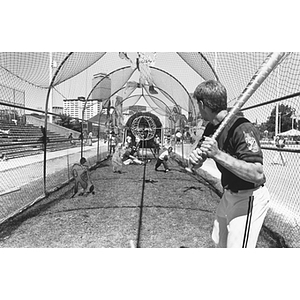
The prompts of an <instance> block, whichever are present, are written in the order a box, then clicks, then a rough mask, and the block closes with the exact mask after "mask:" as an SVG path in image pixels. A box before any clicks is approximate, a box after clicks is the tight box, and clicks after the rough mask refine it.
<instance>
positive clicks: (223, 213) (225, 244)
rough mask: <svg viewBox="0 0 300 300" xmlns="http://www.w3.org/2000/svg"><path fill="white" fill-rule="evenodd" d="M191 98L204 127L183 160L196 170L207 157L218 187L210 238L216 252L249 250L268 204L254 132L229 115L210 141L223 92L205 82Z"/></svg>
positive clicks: (221, 113)
mask: <svg viewBox="0 0 300 300" xmlns="http://www.w3.org/2000/svg"><path fill="white" fill-rule="evenodd" d="M194 98H195V99H196V100H197V102H198V106H199V110H200V113H201V115H202V117H203V119H204V120H205V121H208V124H207V125H206V127H205V129H204V132H203V139H202V142H201V144H200V145H199V147H198V148H196V149H195V150H193V151H192V152H191V154H190V157H189V161H190V162H191V163H192V164H193V165H194V166H195V167H196V168H197V167H198V168H199V167H201V166H202V164H203V162H204V161H205V160H206V158H211V159H213V160H214V161H215V163H216V165H217V168H218V169H219V171H220V172H221V184H222V186H223V188H224V193H223V196H222V198H221V201H220V203H219V205H218V207H217V212H216V218H215V221H214V227H213V232H212V239H213V241H214V242H215V244H216V246H217V247H221V248H246V247H248V248H254V247H255V246H256V243H257V239H258V235H259V232H260V230H261V227H262V224H263V221H264V218H265V216H266V213H267V211H268V208H269V201H270V195H269V192H268V190H267V188H266V186H265V185H264V184H265V181H266V178H265V175H264V172H263V154H262V151H261V148H260V143H259V134H258V132H257V130H256V128H255V127H254V126H253V124H252V123H251V122H250V121H249V120H247V119H245V118H243V117H241V116H238V115H235V116H234V117H233V118H232V119H231V121H230V122H229V123H228V125H227V127H225V128H224V130H223V131H222V132H221V134H220V135H219V136H218V137H217V139H213V138H211V137H210V136H212V135H213V134H214V132H215V131H216V130H217V128H218V127H219V126H220V124H221V122H222V121H223V119H224V118H225V117H226V116H227V114H228V112H227V91H226V89H225V87H224V86H223V85H222V84H221V83H220V82H218V81H215V80H208V81H205V82H203V83H201V84H199V85H198V87H197V88H196V89H195V92H194Z"/></svg>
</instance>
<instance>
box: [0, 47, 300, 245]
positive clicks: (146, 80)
mask: <svg viewBox="0 0 300 300" xmlns="http://www.w3.org/2000/svg"><path fill="white" fill-rule="evenodd" d="M299 64H300V53H295V52H291V53H266V52H1V53H0V159H1V161H0V182H1V184H0V200H1V202H0V223H1V224H3V225H5V223H6V222H7V221H9V220H11V219H13V218H14V217H15V216H19V215H20V214H22V213H24V212H26V210H27V209H28V208H31V207H33V206H34V205H35V204H37V203H40V202H42V201H45V199H46V200H47V199H49V197H51V195H53V194H54V193H58V194H59V192H60V191H65V190H66V189H69V190H70V189H73V186H74V185H75V190H74V193H72V197H73V199H77V196H78V195H79V194H80V188H82V191H81V192H82V193H81V194H80V195H79V196H78V197H80V196H82V195H84V194H91V195H90V196H89V197H91V198H89V199H93V200H92V201H96V200H95V199H96V197H99V193H98V195H97V191H99V189H100V187H97V183H95V182H93V179H91V178H92V177H91V176H90V172H92V171H93V170H97V169H101V166H102V164H103V163H111V164H112V165H113V166H114V168H113V170H114V171H113V172H114V173H117V172H120V173H121V172H122V171H121V169H122V165H124V163H125V161H126V163H125V165H126V164H136V165H139V166H140V167H144V168H145V169H146V165H147V164H148V163H149V162H150V161H151V160H154V161H156V160H159V159H160V155H162V153H166V154H164V158H163V159H161V160H162V161H163V165H164V166H168V164H172V163H173V164H174V166H175V165H176V167H177V168H178V170H182V172H183V171H184V170H185V168H186V167H187V166H188V157H189V155H190V153H191V151H192V150H193V149H195V147H196V146H197V144H198V142H199V139H200V137H201V135H202V133H203V130H204V128H205V125H206V123H205V121H203V119H202V117H201V115H200V111H199V106H198V104H197V101H196V100H195V99H194V97H193V93H194V90H195V88H196V86H197V85H198V84H199V83H201V82H203V81H205V80H209V79H214V80H217V81H219V82H221V83H222V84H223V85H224V86H225V87H226V89H227V98H228V101H227V106H228V110H229V111H230V112H229V114H228V115H229V116H230V115H231V114H232V115H236V114H241V115H242V116H244V117H245V118H247V119H249V120H250V121H251V123H252V124H254V126H255V127H256V128H257V130H258V131H259V134H260V144H261V148H262V151H263V155H264V165H263V168H264V172H265V175H266V178H267V181H266V185H267V187H268V189H269V192H270V195H271V200H272V201H270V209H269V210H268V213H267V216H266V219H265V222H264V228H265V230H267V231H268V232H269V234H270V235H272V237H275V238H276V239H277V240H279V241H280V243H281V245H284V246H287V247H299V246H300V241H299V235H300V204H299V201H298V199H299V196H300V195H299V190H300V186H299V185H300V175H299V164H300V160H299V156H300V154H299V153H300V104H299V96H300V91H299V80H300V78H299V76H300V69H299ZM231 108H233V109H231ZM224 126H226V124H225V123H224ZM126 147H127V148H129V147H130V151H127V150H126ZM133 148H134V149H135V150H134V151H133ZM170 148H171V151H172V153H173V156H172V157H173V158H172V159H171V158H170V159H169V154H168V151H169V149H170ZM126 151H127V152H126ZM164 151H167V152H164ZM124 153H127V154H126V160H125V159H123V160H122V157H123V158H124V155H125V154H124ZM165 158H166V159H165ZM114 164H115V165H114ZM145 169H144V170H145ZM203 170H204V171H205V173H202V172H201V171H196V172H195V173H196V174H195V173H193V176H200V177H201V176H202V178H203V177H205V176H204V175H203V174H209V175H210V176H212V178H213V182H214V184H211V182H212V181H211V179H207V178H203V180H204V181H205V180H206V181H207V182H209V184H210V186H211V189H212V190H213V191H215V192H216V190H215V186H214V185H217V184H218V183H219V182H220V173H219V171H218V170H217V168H216V166H215V164H214V162H213V161H212V160H209V161H208V162H207V163H206V164H204V165H203ZM165 171H168V168H167V167H166V170H165ZM143 172H144V175H143V176H144V177H143V184H142V188H141V193H142V195H143V196H142V202H141V203H140V204H139V205H137V207H136V208H139V209H140V212H139V214H138V215H139V221H138V229H137V236H138V238H137V242H136V246H140V241H141V235H142V224H141V218H142V217H143V216H142V212H141V207H142V206H143V197H144V190H145V183H147V180H146V179H145V172H146V171H143ZM178 172H179V171H178ZM131 175H132V174H131ZM184 176H186V178H187V179H186V180H188V178H190V177H189V176H191V175H189V174H185V175H184ZM131 179H132V180H133V181H134V180H137V179H136V178H131ZM106 180H107V181H109V180H111V184H113V181H115V180H116V177H113V176H111V177H107V178H106ZM151 180H152V181H151ZM151 180H150V179H148V181H149V182H150V183H152V184H155V180H153V179H151ZM164 180H167V179H164ZM169 180H172V179H169ZM183 181H184V180H183ZM149 182H148V183H149ZM216 182H217V183H216ZM97 189H98V190H97ZM78 193H79V194H78ZM134 193H137V192H134ZM199 193H201V191H200V192H199ZM100 194H101V193H100ZM74 195H76V196H74ZM93 197H94V198H93ZM170 197H171V196H170ZM180 201H182V202H184V201H185V199H184V198H182V199H181V200H180ZM186 201H188V200H186ZM129 206H130V205H129ZM144 217H145V216H144ZM150 217H151V213H150V214H149V215H147V217H145V218H150ZM154 217H155V216H153V218H154ZM129 219H130V218H129ZM127 221H128V220H127ZM174 226H175V225H174ZM149 230H150V229H149ZM145 245H147V244H145ZM161 246H162V247H168V243H166V244H165V245H161Z"/></svg>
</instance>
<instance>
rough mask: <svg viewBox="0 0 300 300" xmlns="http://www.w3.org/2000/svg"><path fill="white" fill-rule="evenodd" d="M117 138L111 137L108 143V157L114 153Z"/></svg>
mask: <svg viewBox="0 0 300 300" xmlns="http://www.w3.org/2000/svg"><path fill="white" fill-rule="evenodd" d="M116 145H117V138H116V137H115V136H114V135H112V136H111V138H110V141H109V155H112V154H114V153H115V151H116Z"/></svg>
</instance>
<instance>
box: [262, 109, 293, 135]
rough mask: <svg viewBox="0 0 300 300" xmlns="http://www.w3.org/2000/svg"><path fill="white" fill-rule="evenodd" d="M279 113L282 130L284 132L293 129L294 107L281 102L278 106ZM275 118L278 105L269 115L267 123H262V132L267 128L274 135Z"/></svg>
mask: <svg viewBox="0 0 300 300" xmlns="http://www.w3.org/2000/svg"><path fill="white" fill-rule="evenodd" d="M278 114H279V121H280V132H284V131H287V130H290V129H292V118H291V116H292V114H293V108H292V107H290V106H288V105H284V104H280V105H279V106H278ZM275 119H276V106H275V107H274V108H273V109H272V111H271V115H270V116H269V117H268V119H267V121H266V122H265V123H262V124H261V125H260V127H259V130H260V132H261V133H262V132H264V131H265V130H267V131H268V132H269V134H271V135H274V133H275V123H276V122H275Z"/></svg>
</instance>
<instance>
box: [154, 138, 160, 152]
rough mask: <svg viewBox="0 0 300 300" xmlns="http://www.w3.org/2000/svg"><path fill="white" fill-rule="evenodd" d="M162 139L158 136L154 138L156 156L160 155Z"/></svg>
mask: <svg viewBox="0 0 300 300" xmlns="http://www.w3.org/2000/svg"><path fill="white" fill-rule="evenodd" d="M159 148H160V138H159V136H158V135H156V136H155V137H154V154H156V155H159Z"/></svg>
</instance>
